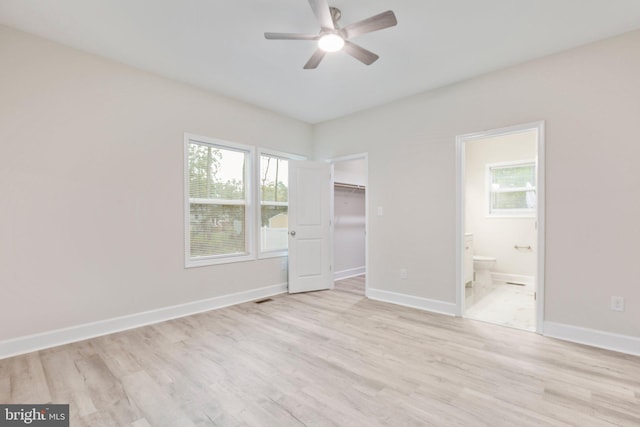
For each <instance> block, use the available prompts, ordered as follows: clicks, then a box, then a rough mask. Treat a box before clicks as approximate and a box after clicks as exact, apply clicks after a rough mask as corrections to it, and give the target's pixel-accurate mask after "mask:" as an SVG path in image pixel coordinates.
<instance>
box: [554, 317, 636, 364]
mask: <svg viewBox="0 0 640 427" xmlns="http://www.w3.org/2000/svg"><path fill="white" fill-rule="evenodd" d="M542 334H543V335H545V336H547V337H551V338H558V339H561V340H564V341H571V342H575V343H578V344H585V345H590V346H592V347H599V348H604V349H606V350H613V351H618V352H620V353H627V354H632V355H635V356H640V338H638V337H632V336H630V335H620V334H613V333H611V332H604V331H598V330H596V329H587V328H581V327H578V326H573V325H566V324H563V323H555V322H544V330H543V333H542Z"/></svg>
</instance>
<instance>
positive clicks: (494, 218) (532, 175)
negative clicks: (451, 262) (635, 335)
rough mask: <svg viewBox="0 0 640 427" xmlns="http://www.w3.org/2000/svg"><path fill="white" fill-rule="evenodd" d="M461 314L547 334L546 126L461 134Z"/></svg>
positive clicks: (458, 230)
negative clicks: (545, 260)
mask: <svg viewBox="0 0 640 427" xmlns="http://www.w3.org/2000/svg"><path fill="white" fill-rule="evenodd" d="M457 181H458V189H457V202H458V203H457V223H458V224H457V238H458V240H457V241H458V244H457V266H458V268H457V286H456V302H457V308H458V314H459V315H461V316H464V317H467V318H471V319H474V320H481V321H485V322H489V323H495V324H500V325H504V326H510V327H514V328H518V329H523V330H529V331H536V332H539V333H542V325H543V313H544V311H543V302H544V297H543V295H544V263H543V260H544V123H543V122H537V123H532V124H525V125H519V126H513V127H509V128H502V129H495V130H491V131H485V132H479V133H475V134H468V135H462V136H459V137H458V138H457Z"/></svg>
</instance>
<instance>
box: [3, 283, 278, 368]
mask: <svg viewBox="0 0 640 427" xmlns="http://www.w3.org/2000/svg"><path fill="white" fill-rule="evenodd" d="M286 292H287V284H286V283H281V284H278V285H272V286H265V287H263V288H258V289H251V290H249V291H243V292H237V293H233V294H228V295H222V296H219V297H214V298H208V299H204V300H199V301H192V302H188V303H185V304H178V305H174V306H170V307H164V308H160V309H157V310H150V311H145V312H142V313H136V314H130V315H127V316H121V317H115V318H112V319H107V320H101V321H98V322H92V323H85V324H83V325H78V326H71V327H68V328H63V329H56V330H53V331H47V332H42V333H39V334H33V335H27V336H23V337H18V338H13V339H9V340H5V341H0V359H4V358H7V357H13V356H17V355H20V354H25V353H30V352H32V351H38V350H42V349H45V348H50V347H57V346H59V345H64V344H69V343H72V342H76V341H82V340H86V339H90V338H95V337H99V336H102V335H108V334H112V333H115V332H121V331H126V330H128V329H133V328H139V327H141V326H146V325H151V324H154V323H160V322H165V321H167V320H171V319H176V318H179V317H185V316H190V315H193V314H197V313H202V312H205V311H209V310H216V309H219V308H224V307H229V306H231V305H236V304H241V303H245V302H249V301H253V300H257V299H261V298H266V297H270V296H274V295H278V294H283V293H286Z"/></svg>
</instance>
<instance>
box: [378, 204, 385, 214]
mask: <svg viewBox="0 0 640 427" xmlns="http://www.w3.org/2000/svg"><path fill="white" fill-rule="evenodd" d="M382 215H384V208H383V207H382V206H378V216H382Z"/></svg>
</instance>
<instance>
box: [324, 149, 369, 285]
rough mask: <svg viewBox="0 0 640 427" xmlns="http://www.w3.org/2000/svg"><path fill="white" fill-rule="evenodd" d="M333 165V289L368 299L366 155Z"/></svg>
mask: <svg viewBox="0 0 640 427" xmlns="http://www.w3.org/2000/svg"><path fill="white" fill-rule="evenodd" d="M332 163H333V183H334V187H333V197H332V200H333V204H332V212H333V221H332V224H333V264H332V265H333V272H334V273H333V275H334V288H335V289H336V290H340V291H344V292H349V293H351V294H356V295H362V296H365V295H366V264H367V155H366V154H358V155H353V156H348V157H342V158H339V159H335V160H333V161H332Z"/></svg>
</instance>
